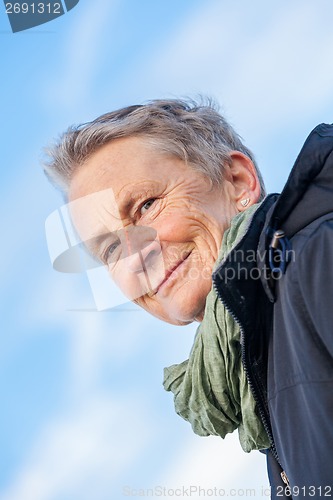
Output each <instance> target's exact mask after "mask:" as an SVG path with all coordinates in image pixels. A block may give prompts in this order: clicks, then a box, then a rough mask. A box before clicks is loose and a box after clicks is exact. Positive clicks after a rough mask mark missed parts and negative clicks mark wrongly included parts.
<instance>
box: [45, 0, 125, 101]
mask: <svg viewBox="0 0 333 500" xmlns="http://www.w3.org/2000/svg"><path fill="white" fill-rule="evenodd" d="M119 6H120V2H119V0H99V2H98V5H97V4H96V3H95V2H91V3H89V2H88V3H86V4H85V5H82V9H81V5H79V7H77V9H76V10H75V13H74V15H75V18H74V17H73V22H72V23H71V27H72V29H71V31H69V32H68V34H67V36H66V38H65V40H64V41H63V44H62V46H61V52H60V54H59V57H60V58H61V59H62V62H61V63H60V65H58V64H56V65H55V66H54V68H55V69H56V71H57V72H56V73H55V72H53V73H52V77H51V78H50V75H48V80H47V81H46V83H45V89H46V92H45V94H44V100H45V103H46V104H47V108H48V110H50V109H51V107H52V103H53V104H54V108H55V109H57V108H58V107H59V106H60V107H61V109H66V110H67V109H68V108H72V109H73V108H76V107H77V106H78V105H81V106H82V102H85V101H86V100H89V96H90V95H91V91H92V86H93V82H94V79H95V77H96V73H97V68H98V67H99V65H100V64H101V61H102V57H105V51H108V52H109V57H111V53H112V52H113V51H115V50H116V48H117V47H110V46H109V45H106V44H105V38H107V37H106V33H109V32H110V30H111V31H112V28H113V25H114V23H115V19H116V13H117V11H118V7H119ZM73 12H74V11H73ZM67 15H68V16H69V15H72V13H70V14H67ZM61 59H60V60H61Z"/></svg>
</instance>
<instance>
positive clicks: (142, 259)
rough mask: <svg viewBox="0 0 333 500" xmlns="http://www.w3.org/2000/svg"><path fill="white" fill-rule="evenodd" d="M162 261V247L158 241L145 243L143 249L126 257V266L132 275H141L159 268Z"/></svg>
mask: <svg viewBox="0 0 333 500" xmlns="http://www.w3.org/2000/svg"><path fill="white" fill-rule="evenodd" d="M159 259H162V253H161V246H160V243H159V241H158V240H153V241H145V242H144V244H143V245H142V248H137V249H136V251H134V252H133V253H131V254H130V255H128V256H127V257H126V259H125V260H126V265H127V268H128V270H129V271H131V272H132V273H141V272H146V271H149V269H151V268H153V267H157V266H156V265H157V262H158V260H159Z"/></svg>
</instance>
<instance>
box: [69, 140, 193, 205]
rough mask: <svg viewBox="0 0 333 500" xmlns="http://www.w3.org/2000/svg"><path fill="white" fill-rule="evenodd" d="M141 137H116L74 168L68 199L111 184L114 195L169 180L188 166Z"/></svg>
mask: <svg viewBox="0 0 333 500" xmlns="http://www.w3.org/2000/svg"><path fill="white" fill-rule="evenodd" d="M148 141H149V140H148V139H145V138H142V137H126V138H121V139H115V140H113V141H112V142H110V143H108V144H106V145H104V146H103V147H101V148H99V149H98V150H97V151H96V152H95V153H93V154H92V155H91V156H90V157H89V158H88V160H87V161H86V162H85V163H84V164H83V165H82V166H80V167H78V168H77V169H76V171H75V172H74V175H73V178H72V181H71V185H70V190H69V198H70V201H72V200H74V199H77V198H81V197H82V196H86V195H88V194H91V193H93V192H95V193H96V192H98V191H101V190H104V189H107V188H112V189H113V192H114V196H115V199H116V200H117V199H118V198H119V197H120V196H125V195H126V194H127V195H128V194H129V193H131V192H132V191H133V190H135V188H137V187H138V188H139V189H141V188H142V187H143V186H144V185H149V184H154V183H159V182H162V183H163V182H164V183H165V182H168V180H171V179H172V177H174V176H176V177H177V175H179V174H181V173H183V172H184V170H187V169H188V167H187V166H186V165H185V163H184V162H183V161H182V160H179V159H177V158H175V157H172V156H171V155H167V154H166V153H163V152H160V151H158V150H157V147H154V146H153V145H152V144H150V143H149V142H148Z"/></svg>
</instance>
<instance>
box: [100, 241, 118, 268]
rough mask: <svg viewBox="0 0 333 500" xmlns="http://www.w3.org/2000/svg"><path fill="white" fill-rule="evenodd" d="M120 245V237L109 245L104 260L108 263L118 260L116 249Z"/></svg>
mask: <svg viewBox="0 0 333 500" xmlns="http://www.w3.org/2000/svg"><path fill="white" fill-rule="evenodd" d="M119 245H120V241H119V239H117V240H115V241H114V242H113V243H111V245H109V246H108V248H107V249H106V252H105V254H104V260H105V262H106V263H107V264H110V263H111V262H114V261H115V260H116V255H117V254H116V250H117V248H118V247H119Z"/></svg>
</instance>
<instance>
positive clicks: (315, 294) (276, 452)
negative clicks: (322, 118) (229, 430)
mask: <svg viewBox="0 0 333 500" xmlns="http://www.w3.org/2000/svg"><path fill="white" fill-rule="evenodd" d="M254 253H255V255H256V258H255V259H253V254H254ZM230 268H231V269H230ZM231 270H232V271H233V272H230V271H231ZM230 276H233V278H232V279H230ZM213 282H214V285H215V288H216V290H217V292H218V295H219V297H220V299H221V300H222V302H223V303H224V304H225V306H226V307H227V309H228V310H229V311H230V313H231V314H232V315H233V316H234V318H235V319H236V321H237V322H238V323H239V325H240V328H241V341H242V357H243V358H242V359H243V365H244V368H245V371H246V373H247V377H248V381H249V384H250V386H251V389H252V392H253V394H254V397H255V399H256V401H257V407H258V412H259V414H260V417H261V419H262V421H263V423H264V426H265V428H266V431H267V433H268V435H269V437H270V441H271V447H270V449H269V450H267V462H268V473H269V478H270V482H271V487H272V498H283V497H288V494H290V492H291V494H292V497H293V498H322V497H325V496H326V497H333V126H330V125H325V124H322V125H319V126H318V127H316V128H315V129H314V130H313V131H312V133H311V134H310V136H309V137H308V139H307V140H306V142H305V144H304V146H303V148H302V151H301V152H300V154H299V156H298V158H297V160H296V163H295V165H294V167H293V169H292V171H291V174H290V176H289V179H288V181H287V183H286V186H285V188H284V189H283V191H282V193H281V195H270V196H268V197H267V198H266V199H265V201H264V202H263V203H262V205H261V206H260V208H259V209H258V210H257V212H256V213H255V216H254V218H253V220H252V222H251V225H250V227H249V229H248V231H247V233H246V235H245V236H244V237H243V238H242V240H241V241H240V243H239V244H238V245H237V247H236V248H235V249H234V250H233V252H231V254H230V255H229V257H228V260H227V261H226V262H224V263H223V264H222V265H221V267H220V268H219V269H217V271H216V272H215V273H214V275H213ZM282 471H284V472H283V473H282V476H283V477H284V480H285V481H287V482H288V483H289V488H290V490H288V488H286V484H285V482H283V480H282V477H281V472H282Z"/></svg>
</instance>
